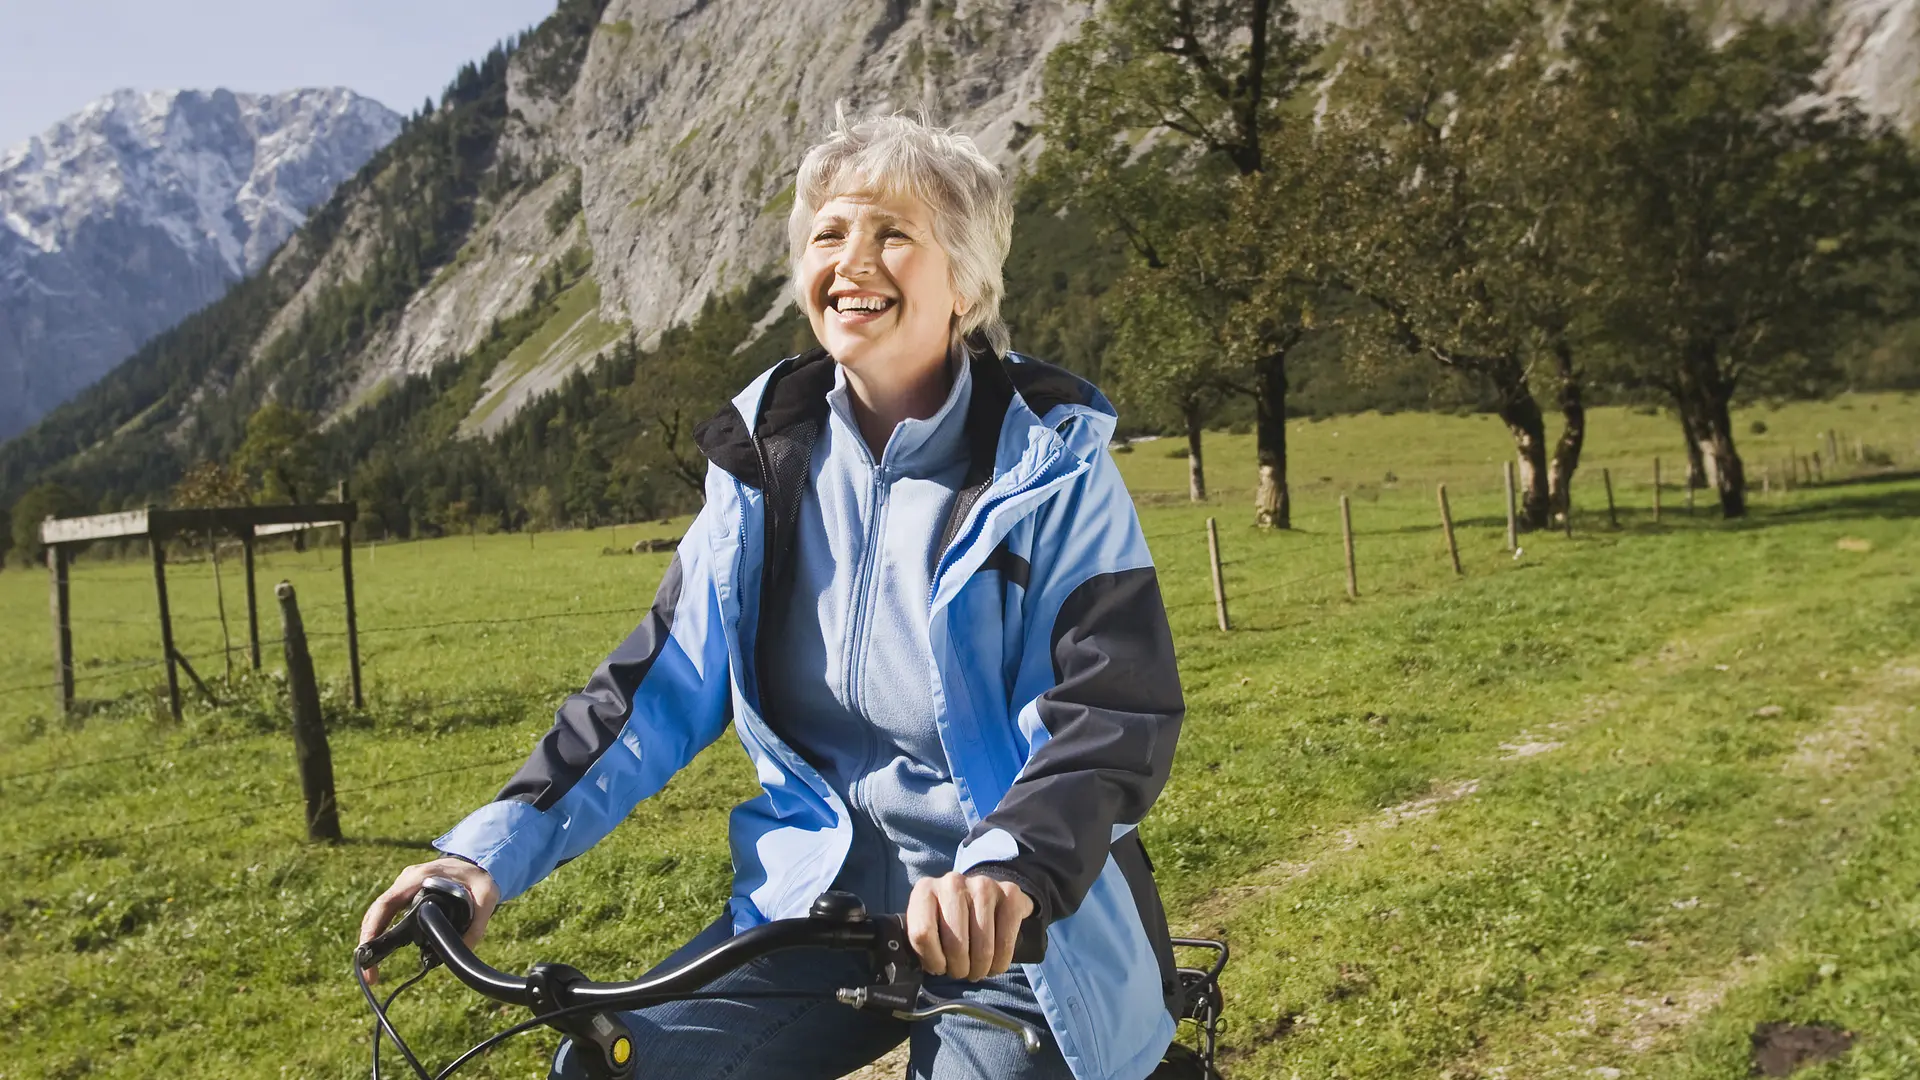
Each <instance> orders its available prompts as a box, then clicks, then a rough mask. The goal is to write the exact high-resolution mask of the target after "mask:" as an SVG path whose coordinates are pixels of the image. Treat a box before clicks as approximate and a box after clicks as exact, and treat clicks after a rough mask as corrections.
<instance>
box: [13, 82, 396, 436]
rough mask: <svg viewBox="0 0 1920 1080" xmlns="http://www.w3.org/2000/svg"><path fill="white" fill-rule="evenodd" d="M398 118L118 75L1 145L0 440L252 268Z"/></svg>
mask: <svg viewBox="0 0 1920 1080" xmlns="http://www.w3.org/2000/svg"><path fill="white" fill-rule="evenodd" d="M399 127H400V117H398V116H397V115H395V114H394V113H393V112H391V111H389V110H388V109H387V108H386V107H385V106H383V105H381V104H380V103H379V102H376V101H373V100H371V99H369V98H364V97H360V96H358V95H356V94H354V93H353V92H352V91H349V90H344V89H318V90H295V91H291V92H288V93H281V94H238V93H233V92H230V91H226V90H215V91H212V92H205V93H203V92H200V91H192V90H175V91H156V92H148V93H141V92H136V91H133V90H120V91H117V92H115V93H113V94H110V95H108V96H106V97H104V98H101V99H100V100H98V101H95V102H93V103H92V104H90V105H88V106H87V107H86V108H84V109H82V110H81V111H80V112H78V113H76V114H75V115H73V116H71V117H69V118H68V119H66V120H63V121H61V122H60V123H59V124H56V125H54V127H52V128H51V129H49V130H48V131H46V132H45V133H44V134H41V135H39V136H37V137H35V138H33V139H30V140H28V141H27V142H26V143H25V144H23V145H20V146H17V147H14V148H13V149H11V150H9V151H7V152H6V153H5V155H4V156H0V439H4V438H7V437H10V436H12V435H14V434H15V433H17V432H19V431H20V430H22V429H23V428H25V427H26V426H27V425H28V424H29V423H31V422H32V421H33V420H34V419H36V418H38V417H39V416H40V415H42V414H43V413H45V412H46V411H47V410H48V409H50V408H52V407H54V406H55V405H58V404H59V403H60V402H62V401H65V400H66V399H68V398H69V397H71V396H73V394H75V393H76V392H78V391H79V390H80V389H81V388H83V387H85V386H87V385H88V384H90V383H92V382H93V381H94V380H95V379H97V378H99V377H100V376H101V375H102V374H104V373H105V372H106V371H107V370H108V369H110V368H111V367H113V365H115V364H117V363H119V362H120V361H121V360H123V359H125V358H126V357H127V356H128V355H129V354H130V353H132V352H133V351H134V350H135V349H136V348H137V347H139V345H140V344H141V343H142V342H144V341H146V340H147V339H148V338H150V337H152V336H153V335H154V334H156V333H158V332H160V331H161V330H164V329H166V328H167V327H169V326H172V325H173V324H175V323H177V322H179V321H180V319H181V318H183V317H184V316H186V315H187V314H188V313H189V312H192V311H194V310H196V309H198V308H200V307H202V306H204V305H205V304H207V303H208V302H210V301H212V300H215V299H217V298H218V297H219V296H220V295H221V294H222V293H224V292H225V291H226V290H227V288H228V287H229V286H230V285H231V284H232V283H233V282H234V281H235V280H237V279H239V278H240V277H243V276H244V275H246V274H250V273H252V272H254V271H256V270H258V269H260V267H261V266H263V265H264V264H265V263H266V261H267V259H268V258H270V257H271V256H272V255H273V253H274V252H275V251H276V250H278V249H279V247H280V246H281V245H282V244H284V243H285V242H286V240H287V238H288V237H289V236H291V235H292V234H293V231H294V230H295V229H297V228H298V227H299V226H300V224H301V223H302V222H303V221H305V220H306V215H307V211H308V210H309V209H310V208H311V207H313V206H315V205H317V204H319V203H321V202H323V201H325V200H326V198H327V197H328V196H329V195H331V194H332V193H333V190H334V188H335V187H336V186H338V185H339V184H340V182H341V181H343V180H345V179H347V178H348V177H350V176H352V175H353V174H354V173H355V172H357V171H359V169H360V167H361V166H362V165H364V164H365V163H366V161H367V159H368V158H369V157H371V156H372V155H373V153H374V151H376V150H378V149H379V148H380V147H382V146H384V145H386V143H387V142H388V141H389V140H391V139H392V138H393V136H394V135H395V134H396V133H397V132H398V131H399Z"/></svg>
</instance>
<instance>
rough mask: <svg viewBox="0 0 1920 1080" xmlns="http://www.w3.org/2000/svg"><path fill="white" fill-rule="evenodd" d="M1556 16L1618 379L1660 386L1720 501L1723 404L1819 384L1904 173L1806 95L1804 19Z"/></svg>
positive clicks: (1818, 48) (1901, 210)
mask: <svg viewBox="0 0 1920 1080" xmlns="http://www.w3.org/2000/svg"><path fill="white" fill-rule="evenodd" d="M1574 17H1575V19H1576V20H1577V24H1578V25H1583V26H1586V27H1589V28H1590V30H1589V31H1588V32H1587V33H1584V34H1579V35H1574V36H1573V37H1572V38H1571V39H1570V40H1569V44H1568V53H1569V58H1570V60H1571V64H1570V66H1569V69H1568V83H1569V89H1570V97H1571V99H1572V103H1573V104H1572V108H1573V110H1574V111H1575V114H1576V115H1577V116H1578V117H1580V118H1582V119H1583V121H1584V122H1586V123H1588V124H1590V125H1592V127H1593V128H1594V129H1595V141H1596V142H1597V144H1598V147H1599V152H1597V153H1595V154H1593V155H1592V156H1591V158H1590V160H1591V161H1592V163H1593V173H1594V176H1595V178H1596V180H1597V181H1598V190H1600V191H1602V192H1604V193H1605V196H1606V201H1605V203H1604V204H1603V209H1602V211H1601V215H1602V216H1601V217H1600V218H1599V219H1598V220H1597V221H1596V222H1595V225H1596V228H1595V229H1594V230H1593V233H1594V235H1595V237H1596V238H1598V239H1599V240H1601V241H1602V242H1603V246H1604V247H1605V248H1606V249H1607V250H1608V251H1610V252H1612V253H1613V258H1612V259H1610V260H1609V261H1608V263H1607V264H1606V265H1605V270H1604V274H1603V275H1602V277H1601V286H1600V288H1601V296H1602V303H1601V304H1600V305H1599V307H1600V310H1601V312H1602V317H1603V319H1604V321H1605V324H1606V326H1607V328H1608V332H1609V334H1610V336H1612V337H1613V338H1614V339H1615V341H1616V342H1617V343H1618V345H1619V349H1618V353H1617V356H1618V357H1619V359H1620V361H1621V363H1620V364H1619V366H1618V372H1619V377H1620V378H1622V379H1623V380H1624V381H1630V382H1639V383H1640V384H1642V385H1647V386H1652V387H1656V388H1658V389H1660V390H1662V391H1664V392H1665V393H1666V394H1668V395H1670V396H1671V398H1672V400H1673V401H1674V403H1675V404H1676V405H1677V406H1678V409H1679V412H1680V415H1681V418H1682V422H1683V424H1685V425H1686V427H1687V429H1688V431H1689V432H1690V433H1691V435H1692V437H1693V440H1694V441H1695V442H1696V444H1698V445H1701V446H1702V447H1703V448H1704V449H1705V450H1706V452H1707V454H1708V456H1709V457H1710V458H1711V459H1712V463H1713V464H1714V465H1715V466H1716V468H1715V470H1714V472H1715V475H1717V476H1718V477H1719V491H1720V498H1721V505H1722V508H1723V510H1724V512H1725V513H1727V514H1728V515H1729V516H1737V515H1739V514H1741V513H1743V512H1744V509H1745V501H1744V499H1745V485H1744V469H1743V466H1742V462H1741V459H1740V456H1739V454H1738V452H1737V451H1736V449H1735V446H1734V431H1733V427H1732V424H1731V421H1730V419H1729V417H1728V405H1729V403H1730V402H1731V401H1732V400H1733V398H1734V396H1735V395H1736V394H1738V393H1742V392H1744V393H1750V394H1761V395H1781V396H1800V395H1807V394H1814V393H1820V392H1822V391H1826V390H1831V389H1832V388H1834V387H1835V386H1836V385H1837V384H1838V381H1839V377H1840V374H1841V368H1840V366H1839V358H1840V356H1841V355H1842V348H1841V346H1842V345H1843V344H1844V341H1843V338H1842V335H1841V334H1840V333H1838V332H1836V331H1837V329H1838V328H1839V327H1841V326H1843V325H1844V324H1845V319H1846V316H1848V315H1864V314H1868V313H1879V309H1880V306H1881V304H1880V302H1881V301H1882V299H1883V298H1884V293H1883V290H1882V289H1881V287H1880V286H1879V285H1878V283H1877V282H1876V281H1875V280H1874V279H1875V278H1876V277H1878V276H1879V271H1881V270H1883V269H1884V268H1886V267H1887V266H1888V265H1889V264H1890V263H1894V262H1898V261H1900V260H1901V259H1902V257H1903V256H1904V257H1906V258H1911V253H1912V252H1913V251H1914V250H1915V244H1914V240H1915V238H1916V237H1920V232H1917V231H1915V230H1914V228H1913V223H1914V222H1915V221H1916V216H1915V215H1916V214H1920V172H1917V171H1916V169H1915V163H1914V161H1913V157H1912V151H1911V148H1910V147H1908V146H1907V145H1906V144H1905V143H1904V142H1903V141H1902V140H1901V139H1900V138H1899V137H1898V136H1897V135H1896V134H1895V133H1894V132H1893V131H1892V130H1891V129H1890V128H1889V127H1887V126H1886V125H1884V124H1880V123H1875V122H1870V121H1868V120H1867V119H1866V118H1865V117H1864V116H1863V115H1862V114H1861V113H1860V112H1859V111H1858V109H1857V107H1856V106H1855V105H1854V104H1853V103H1851V102H1850V101H1847V100H1845V99H1842V100H1840V101H1837V102H1828V103H1811V99H1812V98H1813V97H1814V95H1815V93H1816V91H1817V89H1818V80H1817V76H1818V74H1819V72H1820V70H1821V67H1822V65H1823V64H1824V62H1825V58H1826V50H1825V47H1824V43H1823V42H1822V41H1821V40H1820V39H1819V38H1818V37H1816V36H1815V35H1813V34H1812V33H1810V32H1809V31H1808V30H1807V29H1806V28H1804V27H1800V26H1796V25H1793V24H1790V23H1789V24H1768V23H1762V22H1758V21H1749V22H1745V23H1742V24H1740V25H1739V27H1738V28H1737V30H1736V32H1734V33H1733V34H1732V35H1730V36H1727V35H1722V36H1719V37H1716V36H1715V35H1714V34H1713V33H1712V31H1711V30H1710V28H1709V27H1708V26H1707V25H1706V24H1705V22H1704V21H1703V20H1701V19H1698V18H1696V17H1693V16H1690V15H1689V14H1688V13H1685V12H1682V11H1680V10H1678V9H1675V8H1672V7H1669V6H1668V5H1666V4H1663V3H1659V2H1658V0H1587V2H1585V3H1582V4H1579V5H1576V7H1575V9H1574Z"/></svg>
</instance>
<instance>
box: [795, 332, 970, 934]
mask: <svg viewBox="0 0 1920 1080" xmlns="http://www.w3.org/2000/svg"><path fill="white" fill-rule="evenodd" d="M954 367H955V368H956V369H957V373H956V376H955V378H954V380H953V385H952V388H951V390H950V391H949V392H948V394H947V399H946V401H945V402H944V403H943V404H942V405H941V407H940V410H939V411H938V412H937V413H935V414H934V415H933V416H931V417H929V418H927V419H925V420H915V419H907V420H903V421H901V422H900V423H899V424H898V425H896V426H895V428H894V429H893V434H892V435H891V436H890V437H889V438H888V440H887V444H886V447H885V449H884V451H883V453H882V454H881V456H880V460H879V461H878V462H876V461H875V460H874V457H873V452H872V450H871V449H870V448H869V447H868V446H867V442H866V440H865V439H864V438H862V437H861V435H860V426H859V424H858V423H857V422H856V420H855V419H854V414H853V405H852V401H851V391H850V390H849V388H848V386H847V378H846V373H845V372H844V371H838V370H836V372H835V376H834V385H833V390H832V391H831V392H830V393H829V394H828V395H827V404H828V415H827V422H826V425H825V427H824V428H823V429H822V430H821V433H820V436H819V440H818V442H816V443H815V444H814V449H813V460H812V463H811V475H810V476H809V481H810V482H809V483H808V484H807V486H806V488H805V489H804V490H803V491H802V492H801V494H800V505H799V515H798V519H797V522H796V529H795V535H794V555H793V558H794V564H793V574H792V577H791V578H790V579H788V580H789V582H790V588H789V590H788V594H787V596H786V597H785V598H784V599H783V600H782V603H783V604H784V608H783V610H782V613H781V614H780V615H779V616H778V618H777V619H776V621H775V624H774V625H777V626H778V628H779V629H778V635H779V636H778V637H777V638H775V639H773V640H770V641H769V642H768V643H767V644H768V648H767V649H766V650H765V652H764V659H765V667H764V669H763V677H764V679H765V680H766V682H765V687H766V700H765V707H766V714H767V720H768V722H769V724H771V726H772V727H773V729H774V731H775V732H777V733H778V734H779V735H780V737H781V738H782V739H785V740H786V741H787V743H788V744H789V745H791V746H792V747H793V748H794V749H796V750H798V751H800V753H801V754H802V755H803V756H804V757H806V759H807V760H808V761H809V762H810V763H812V764H813V766H814V767H815V768H816V769H818V770H819V771H820V775H821V776H822V777H823V778H824V779H825V780H826V781H827V782H828V783H829V784H830V785H832V787H833V789H834V791H835V792H837V793H838V794H839V796H840V798H841V799H843V800H844V801H845V802H846V805H847V808H848V810H849V811H850V815H849V816H850V817H851V818H852V823H853V843H852V846H851V848H850V849H849V850H848V853H847V860H846V862H845V863H844V864H843V866H842V868H841V871H840V876H839V877H838V878H837V879H836V880H835V882H834V887H835V888H837V889H844V890H846V891H848V892H851V893H853V894H855V895H857V896H859V897H860V899H861V900H862V901H863V902H864V903H865V904H866V906H867V909H868V910H870V911H890V912H897V911H905V910H906V907H907V899H908V897H909V896H910V895H911V893H912V889H913V883H914V882H915V881H918V880H919V879H921V878H923V877H939V876H940V875H942V874H945V873H947V872H948V871H950V870H952V869H953V857H954V853H955V852H956V851H958V850H959V848H960V844H961V842H962V841H964V840H965V839H966V836H967V828H968V826H967V817H966V814H965V812H964V811H962V810H961V808H960V796H959V793H958V791H957V790H956V789H955V787H954V782H953V775H952V770H951V769H950V768H949V766H948V764H947V754H946V751H945V750H944V749H943V748H942V747H941V745H940V732H939V729H938V728H937V726H936V724H935V717H934V705H933V670H934V665H933V647H932V645H931V643H930V642H929V640H928V633H927V618H928V602H927V598H928V597H929V596H930V595H931V593H932V589H931V585H932V578H933V561H934V559H935V558H936V556H937V555H938V552H937V551H936V547H937V546H938V542H939V539H940V537H939V535H938V529H937V523H939V522H941V521H944V520H946V517H947V512H948V509H949V508H950V507H951V506H952V503H953V500H954V499H955V498H956V497H957V493H958V490H959V488H960V486H961V483H962V481H963V479H964V478H965V475H966V471H967V445H966V417H967V404H968V401H969V400H970V398H971V394H972V389H973V380H972V375H971V371H970V367H969V365H967V364H956V365H954Z"/></svg>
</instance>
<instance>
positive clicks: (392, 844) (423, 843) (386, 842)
mask: <svg viewBox="0 0 1920 1080" xmlns="http://www.w3.org/2000/svg"><path fill="white" fill-rule="evenodd" d="M340 843H341V845H342V846H344V847H380V848H401V849H403V850H407V851H438V850H439V849H438V848H436V847H434V846H433V841H431V840H408V839H405V838H403V837H398V836H349V837H347V838H345V839H343V840H341V841H340Z"/></svg>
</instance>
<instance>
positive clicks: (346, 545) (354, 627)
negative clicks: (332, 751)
mask: <svg viewBox="0 0 1920 1080" xmlns="http://www.w3.org/2000/svg"><path fill="white" fill-rule="evenodd" d="M340 501H341V502H343V503H344V502H346V501H347V482H346V481H345V480H342V481H340ZM340 582H341V584H342V586H343V587H344V588H345V589H346V593H347V670H348V671H349V672H350V673H351V674H352V676H353V707H354V708H356V709H364V708H366V707H367V699H366V697H365V696H364V695H362V694H361V692H360V616H359V613H358V612H357V611H356V610H355V608H354V603H353V522H351V521H343V522H341V523H340Z"/></svg>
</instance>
